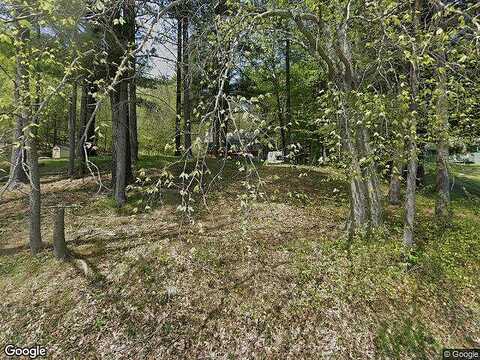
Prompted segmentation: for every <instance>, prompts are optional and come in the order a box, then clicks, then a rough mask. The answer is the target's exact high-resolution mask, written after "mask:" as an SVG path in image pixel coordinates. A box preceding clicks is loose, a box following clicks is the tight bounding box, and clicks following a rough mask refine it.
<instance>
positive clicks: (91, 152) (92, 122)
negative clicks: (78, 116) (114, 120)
mask: <svg viewBox="0 0 480 360" xmlns="http://www.w3.org/2000/svg"><path fill="white" fill-rule="evenodd" d="M97 91H98V87H97V85H95V84H94V83H93V81H92V83H90V85H89V86H88V94H87V116H86V119H85V126H88V129H87V139H86V145H87V149H86V150H87V155H88V156H96V155H97V151H96V134H95V128H96V116H94V112H95V108H96V107H97V101H96V100H95V97H94V96H93V94H94V93H96V92H97ZM92 116H93V118H92Z"/></svg>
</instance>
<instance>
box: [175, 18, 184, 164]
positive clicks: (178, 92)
mask: <svg viewBox="0 0 480 360" xmlns="http://www.w3.org/2000/svg"><path fill="white" fill-rule="evenodd" d="M182 32H183V26H182V17H181V16H180V15H177V73H176V77H177V89H176V96H177V97H176V116H175V155H176V156H179V155H180V154H181V147H182V136H181V120H182V53H183V51H182V49H183V42H182V38H183V33H182Z"/></svg>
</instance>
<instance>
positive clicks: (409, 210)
mask: <svg viewBox="0 0 480 360" xmlns="http://www.w3.org/2000/svg"><path fill="white" fill-rule="evenodd" d="M420 1H421V0H415V3H414V8H413V19H414V20H413V24H414V25H413V36H414V37H415V38H416V35H417V28H418V23H419V19H418V12H419V11H420V6H421V5H420ZM414 47H416V44H414ZM413 53H414V56H416V51H414V52H413ZM417 66H418V64H417V61H416V60H412V61H411V63H410V87H411V97H412V98H411V103H410V124H409V125H410V126H409V129H408V143H407V152H408V175H407V189H406V192H405V226H404V231H403V242H404V244H405V245H407V246H412V245H413V244H414V243H415V237H414V228H415V214H416V206H415V202H416V190H417V164H418V152H417V140H416V137H417V110H418V106H417V95H418V74H417Z"/></svg>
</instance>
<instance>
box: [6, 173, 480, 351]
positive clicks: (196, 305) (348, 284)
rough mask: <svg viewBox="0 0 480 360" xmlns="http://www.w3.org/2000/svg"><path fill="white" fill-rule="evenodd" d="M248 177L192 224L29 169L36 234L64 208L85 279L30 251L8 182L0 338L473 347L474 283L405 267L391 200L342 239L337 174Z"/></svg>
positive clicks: (83, 346) (99, 347) (19, 201)
mask: <svg viewBox="0 0 480 360" xmlns="http://www.w3.org/2000/svg"><path fill="white" fill-rule="evenodd" d="M262 176H263V180H264V181H265V185H264V187H263V188H262V192H263V196H262V198H259V199H258V200H256V201H251V202H250V203H249V204H248V205H247V206H243V207H242V206H241V204H240V200H239V199H237V198H236V195H238V194H239V193H241V186H240V184H239V183H237V182H231V183H229V184H228V186H226V187H224V188H222V189H221V191H218V192H216V193H215V194H214V196H212V198H211V199H210V200H209V202H208V209H205V208H203V209H202V210H201V211H200V212H199V213H198V214H196V215H195V218H194V221H193V222H190V221H184V219H183V218H182V217H180V216H179V215H178V213H177V211H176V206H175V205H174V204H168V203H165V204H163V205H162V206H159V207H155V208H154V209H152V210H151V211H149V212H147V213H137V214H133V213H131V214H130V213H119V212H118V211H117V210H116V209H115V208H114V206H112V202H111V200H109V199H108V197H107V194H106V192H104V191H101V192H98V191H97V190H98V186H97V184H96V183H95V182H94V181H93V180H88V179H86V180H74V181H70V180H62V179H60V178H58V177H54V176H52V177H48V178H45V179H44V183H43V184H42V191H43V194H44V202H43V205H44V210H43V218H44V222H43V228H42V233H43V238H44V240H45V241H46V242H47V243H49V242H51V237H52V209H53V207H55V206H57V205H58V204H63V205H69V204H75V207H71V208H68V209H67V215H66V234H67V244H68V247H69V249H70V250H71V251H72V252H73V253H74V254H75V256H76V257H78V258H81V259H83V260H84V261H85V262H86V263H87V264H88V266H89V270H91V271H92V273H90V274H89V276H86V275H85V274H84V273H83V272H82V271H80V270H79V269H78V268H77V267H75V266H73V265H72V264H71V263H68V262H67V263H61V262H57V261H56V260H55V259H54V257H53V254H52V251H51V248H50V247H47V249H46V250H45V251H44V252H42V253H41V254H40V256H38V257H36V258H32V257H31V256H30V254H29V251H28V247H27V246H26V244H27V242H28V240H27V239H28V229H27V220H26V218H27V211H28V199H27V197H26V190H28V189H24V190H23V191H16V192H14V193H9V194H8V195H7V196H6V197H5V198H4V199H2V200H1V204H0V206H1V217H0V226H1V228H0V229H1V230H0V291H2V293H3V297H2V302H1V304H0V319H1V320H0V323H1V324H0V325H1V326H0V328H1V330H0V344H3V343H5V344H6V343H14V344H41V345H43V346H46V347H47V349H48V354H49V358H55V359H65V358H70V359H95V358H102V359H175V358H191V359H201V358H209V359H216V358H218V359H247V358H248V359H250V358H252V359H253V358H260V359H270V358H272V359H273V358H275V359H300V358H325V359H329V358H335V359H360V358H362V359H379V358H386V359H387V358H412V359H414V358H418V359H434V358H438V356H439V353H440V351H441V348H443V347H448V346H452V347H462V346H464V347H473V346H477V347H478V346H479V344H480V324H479V319H480V316H479V315H480V309H479V305H478V304H479V303H480V302H479V301H478V300H479V299H478V284H474V283H472V284H468V283H467V281H466V282H465V284H462V286H456V287H454V286H453V285H452V282H450V281H449V280H448V277H447V276H446V277H440V278H438V279H430V276H431V272H430V270H429V268H428V266H427V265H428V264H430V262H425V263H421V262H418V264H420V265H414V266H411V264H409V263H408V261H406V260H405V253H404V249H403V248H402V246H401V242H400V241H399V238H400V237H399V236H400V230H401V227H400V225H399V223H401V210H400V209H395V208H389V209H388V210H387V218H388V223H389V229H388V230H386V233H385V234H383V235H382V234H380V235H379V236H380V238H379V239H377V240H375V241H369V240H365V239H354V240H348V239H347V238H345V236H344V231H343V227H344V223H345V220H346V216H347V209H348V202H347V194H346V186H345V184H344V183H343V182H342V180H341V179H340V177H339V176H338V175H335V174H333V173H329V172H326V171H325V172H316V171H307V170H305V169H302V168H287V167H285V168H283V167H277V168H270V169H268V170H264V173H263V174H262ZM104 180H105V183H106V184H108V179H107V178H105V179H104ZM424 201H425V205H424V206H423V208H422V209H423V210H422V212H424V214H425V215H424V216H426V217H428V216H429V215H428V208H429V206H430V205H429V204H430V203H429V200H428V199H425V200H424ZM468 216H469V215H468ZM471 217H472V221H478V219H477V218H475V216H474V215H472V216H471ZM474 243H475V242H474V241H473V240H472V242H471V244H474ZM469 244H470V243H469ZM471 244H470V245H469V246H473V245H471ZM477 249H478V248H477ZM471 250H473V248H472V249H471ZM432 251H433V250H432ZM463 261H464V263H463V264H462V269H464V268H466V269H468V270H469V271H472V272H473V271H476V270H477V269H478V263H475V262H474V261H473V260H471V259H463ZM415 266H417V267H415ZM462 271H463V270H462ZM462 274H463V273H462ZM468 274H470V273H468ZM426 279H429V280H428V281H426ZM403 356H406V357H403Z"/></svg>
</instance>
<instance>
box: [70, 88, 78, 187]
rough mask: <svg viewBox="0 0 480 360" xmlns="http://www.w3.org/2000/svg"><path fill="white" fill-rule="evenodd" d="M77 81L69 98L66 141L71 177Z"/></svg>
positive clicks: (74, 148) (73, 167) (73, 172)
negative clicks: (67, 142)
mask: <svg viewBox="0 0 480 360" xmlns="http://www.w3.org/2000/svg"><path fill="white" fill-rule="evenodd" d="M77 92H78V88H77V83H76V82H74V83H73V86H72V95H71V98H70V109H69V114H68V141H69V144H68V145H69V155H68V176H69V177H70V179H73V177H74V175H75V151H76V146H75V145H76V144H75V137H76V130H77V129H76V126H77Z"/></svg>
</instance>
